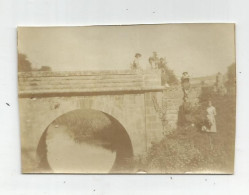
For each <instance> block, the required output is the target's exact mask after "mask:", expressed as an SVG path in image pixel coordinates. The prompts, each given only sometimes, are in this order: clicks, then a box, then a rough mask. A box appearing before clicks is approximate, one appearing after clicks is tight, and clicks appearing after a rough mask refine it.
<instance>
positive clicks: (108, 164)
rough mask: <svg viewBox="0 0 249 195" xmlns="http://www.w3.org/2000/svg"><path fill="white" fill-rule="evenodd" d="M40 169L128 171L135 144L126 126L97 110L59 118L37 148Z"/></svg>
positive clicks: (71, 171) (103, 171) (60, 170)
mask: <svg viewBox="0 0 249 195" xmlns="http://www.w3.org/2000/svg"><path fill="white" fill-rule="evenodd" d="M37 154H38V157H39V159H40V163H39V169H42V171H43V172H55V173H109V172H113V173H118V172H119V173H120V172H122V173H125V172H130V171H131V169H132V157H133V151H132V145H131V141H130V138H129V136H128V134H127V132H126V130H125V129H124V127H123V126H122V125H121V124H120V123H119V122H118V121H117V120H116V119H115V118H113V117H112V116H110V115H108V114H106V113H103V112H100V111H96V110H75V111H72V112H69V113H66V114H64V115H62V116H60V117H58V118H57V119H56V120H55V121H53V122H52V123H51V124H50V125H49V126H48V128H47V129H46V130H45V132H44V134H43V135H42V137H41V139H40V142H39V144H38V148H37Z"/></svg>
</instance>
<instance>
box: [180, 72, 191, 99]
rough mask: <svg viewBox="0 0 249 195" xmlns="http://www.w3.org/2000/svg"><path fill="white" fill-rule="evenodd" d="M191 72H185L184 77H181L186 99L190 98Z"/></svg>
mask: <svg viewBox="0 0 249 195" xmlns="http://www.w3.org/2000/svg"><path fill="white" fill-rule="evenodd" d="M189 79H190V78H189V74H188V72H183V73H182V78H181V85H182V90H183V93H184V97H183V98H184V101H186V100H187V99H188V93H189V89H190V82H189Z"/></svg>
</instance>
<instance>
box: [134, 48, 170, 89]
mask: <svg viewBox="0 0 249 195" xmlns="http://www.w3.org/2000/svg"><path fill="white" fill-rule="evenodd" d="M141 57H142V55H141V54H140V53H136V54H135V58H134V60H133V62H132V63H131V69H132V70H141V69H142V67H141V65H140V58H141ZM148 61H149V65H148V69H158V70H161V83H162V85H163V86H166V87H168V86H169V84H168V82H167V81H168V75H167V66H166V64H167V63H166V59H165V58H159V57H158V55H157V52H153V54H152V56H151V57H149V59H148Z"/></svg>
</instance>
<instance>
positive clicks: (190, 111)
mask: <svg viewBox="0 0 249 195" xmlns="http://www.w3.org/2000/svg"><path fill="white" fill-rule="evenodd" d="M226 76H227V78H228V79H227V81H226V87H227V88H230V87H231V88H233V87H234V86H235V65H234V64H232V65H231V66H229V67H228V72H227V75H226ZM199 100H200V102H199V105H195V106H192V105H191V104H189V105H187V107H188V108H185V110H187V113H185V118H184V120H182V121H181V120H179V121H178V122H179V123H178V127H177V129H175V130H173V131H170V132H172V133H171V134H169V135H166V136H165V137H164V138H163V139H162V140H161V141H160V142H158V143H153V144H152V146H151V148H150V149H149V151H148V152H147V153H146V155H144V156H141V158H140V159H138V160H137V161H136V166H137V167H139V169H142V170H144V171H146V172H148V173H158V172H162V173H184V172H188V173H191V172H192V173H195V172H196V173H198V172H199V173H200V172H204V173H205V172H207V173H208V172H211V173H212V172H213V173H215V172H216V171H217V172H219V173H220V172H224V173H231V172H233V164H234V143H235V140H234V138H235V116H236V96H235V94H230V93H228V94H226V95H219V94H216V93H215V92H213V91H212V88H203V90H202V94H201V96H200V97H199ZM209 100H211V101H212V104H213V106H214V107H215V108H216V111H217V115H216V125H217V132H216V133H208V132H203V131H201V127H202V126H203V125H206V126H207V125H208V121H207V117H206V108H207V103H208V101H209ZM179 119H180V118H179Z"/></svg>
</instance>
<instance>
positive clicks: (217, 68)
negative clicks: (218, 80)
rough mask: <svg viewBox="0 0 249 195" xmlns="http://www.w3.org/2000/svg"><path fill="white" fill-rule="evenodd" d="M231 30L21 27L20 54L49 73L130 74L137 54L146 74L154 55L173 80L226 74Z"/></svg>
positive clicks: (224, 26)
mask: <svg viewBox="0 0 249 195" xmlns="http://www.w3.org/2000/svg"><path fill="white" fill-rule="evenodd" d="M234 43H235V40H234V25H233V24H168V25H132V26H92V27H21V28H18V51H19V52H20V53H23V54H26V55H27V57H28V60H29V61H30V62H31V63H32V66H33V67H36V68H39V67H41V66H50V67H51V68H52V69H53V71H78V70H113V69H114V70H122V69H129V68H130V64H131V62H132V61H133V59H134V55H135V53H141V54H142V57H141V60H140V64H141V65H142V66H143V67H144V68H146V67H147V66H148V64H149V62H148V58H149V57H150V56H151V55H152V52H153V51H156V52H157V53H158V56H159V57H165V58H166V61H167V63H168V66H169V67H170V68H171V69H173V70H174V71H175V73H176V74H177V75H181V73H182V72H184V71H187V72H189V74H190V75H192V76H195V77H196V76H207V75H212V74H215V73H217V72H222V73H225V72H226V69H227V66H229V65H230V64H231V63H233V62H235V44H234Z"/></svg>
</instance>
